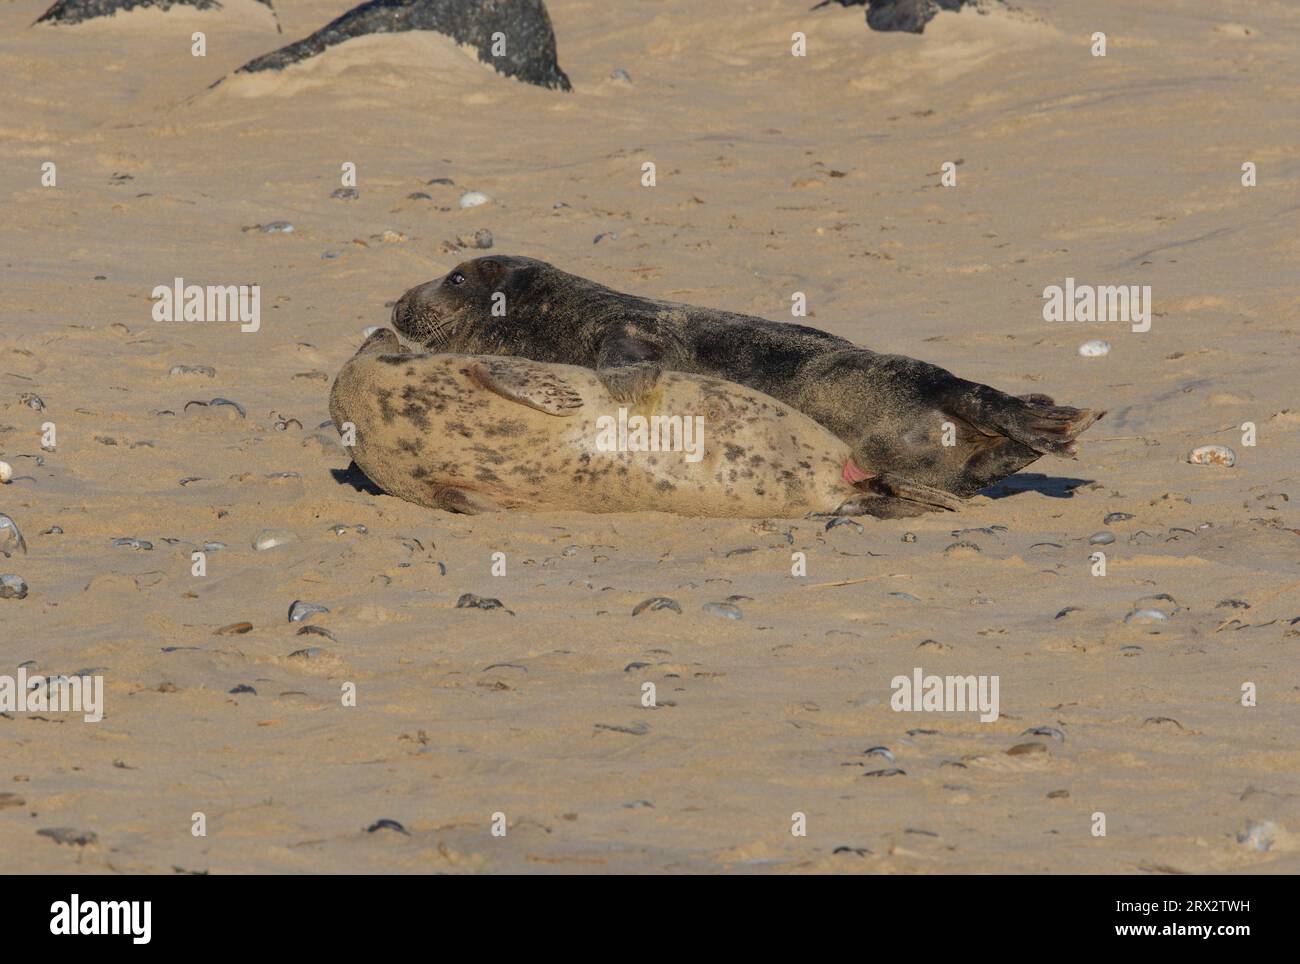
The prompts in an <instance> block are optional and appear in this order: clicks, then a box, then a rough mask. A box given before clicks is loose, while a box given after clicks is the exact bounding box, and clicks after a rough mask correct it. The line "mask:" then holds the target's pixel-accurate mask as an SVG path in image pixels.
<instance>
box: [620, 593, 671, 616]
mask: <svg viewBox="0 0 1300 964" xmlns="http://www.w3.org/2000/svg"><path fill="white" fill-rule="evenodd" d="M647 609H648V610H650V612H655V611H657V610H660V609H671V610H672V611H673V612H675V613H677V614H678V615H679V616H680V615H681V612H682V607H681V605H680V604H679V603H678V602H677V600H676V599H669V598H668V597H667V596H651V597H650V598H649V599H644V600H642V601H641V602H639V603H637V604H636V607H635V608H634V609H633V610H632V615H633V616H639V615H641V613H643V612H645V611H646V610H647Z"/></svg>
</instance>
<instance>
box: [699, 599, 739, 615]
mask: <svg viewBox="0 0 1300 964" xmlns="http://www.w3.org/2000/svg"><path fill="white" fill-rule="evenodd" d="M700 608H701V609H702V610H704V611H705V612H706V613H709V614H710V615H713V616H721V617H723V618H724V619H743V618H744V613H742V612H741V611H740V607H739V606H733V605H732V604H731V603H715V602H714V603H705V604H704V605H703V606H701V607H700Z"/></svg>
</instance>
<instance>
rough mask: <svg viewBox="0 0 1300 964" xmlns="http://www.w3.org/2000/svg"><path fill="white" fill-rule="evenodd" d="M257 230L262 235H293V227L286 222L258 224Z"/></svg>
mask: <svg viewBox="0 0 1300 964" xmlns="http://www.w3.org/2000/svg"><path fill="white" fill-rule="evenodd" d="M257 228H258V230H259V231H261V232H262V233H263V234H293V225H292V224H290V223H289V222H288V221H272V222H270V223H269V224H259V225H258V226H257Z"/></svg>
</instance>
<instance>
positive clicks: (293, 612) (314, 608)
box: [289, 599, 329, 623]
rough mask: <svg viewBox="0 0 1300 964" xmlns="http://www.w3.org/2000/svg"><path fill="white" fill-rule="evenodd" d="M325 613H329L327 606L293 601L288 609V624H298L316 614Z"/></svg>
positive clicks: (297, 600)
mask: <svg viewBox="0 0 1300 964" xmlns="http://www.w3.org/2000/svg"><path fill="white" fill-rule="evenodd" d="M327 612H329V607H327V606H318V605H316V603H307V602H303V601H302V600H301V599H295V600H294V601H293V604H292V605H291V606H290V607H289V622H291V623H300V622H302V621H303V620H304V619H307V618H308V617H310V616H314V615H316V614H317V613H327Z"/></svg>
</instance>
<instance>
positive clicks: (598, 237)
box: [591, 231, 618, 244]
mask: <svg viewBox="0 0 1300 964" xmlns="http://www.w3.org/2000/svg"><path fill="white" fill-rule="evenodd" d="M605 238H609V239H610V240H611V241H617V240H618V232H616V231H602V232H600V234H598V235H596V236H595V237H594V238H592V239H591V243H592V244H600V242H601V241H603V240H604V239H605Z"/></svg>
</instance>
